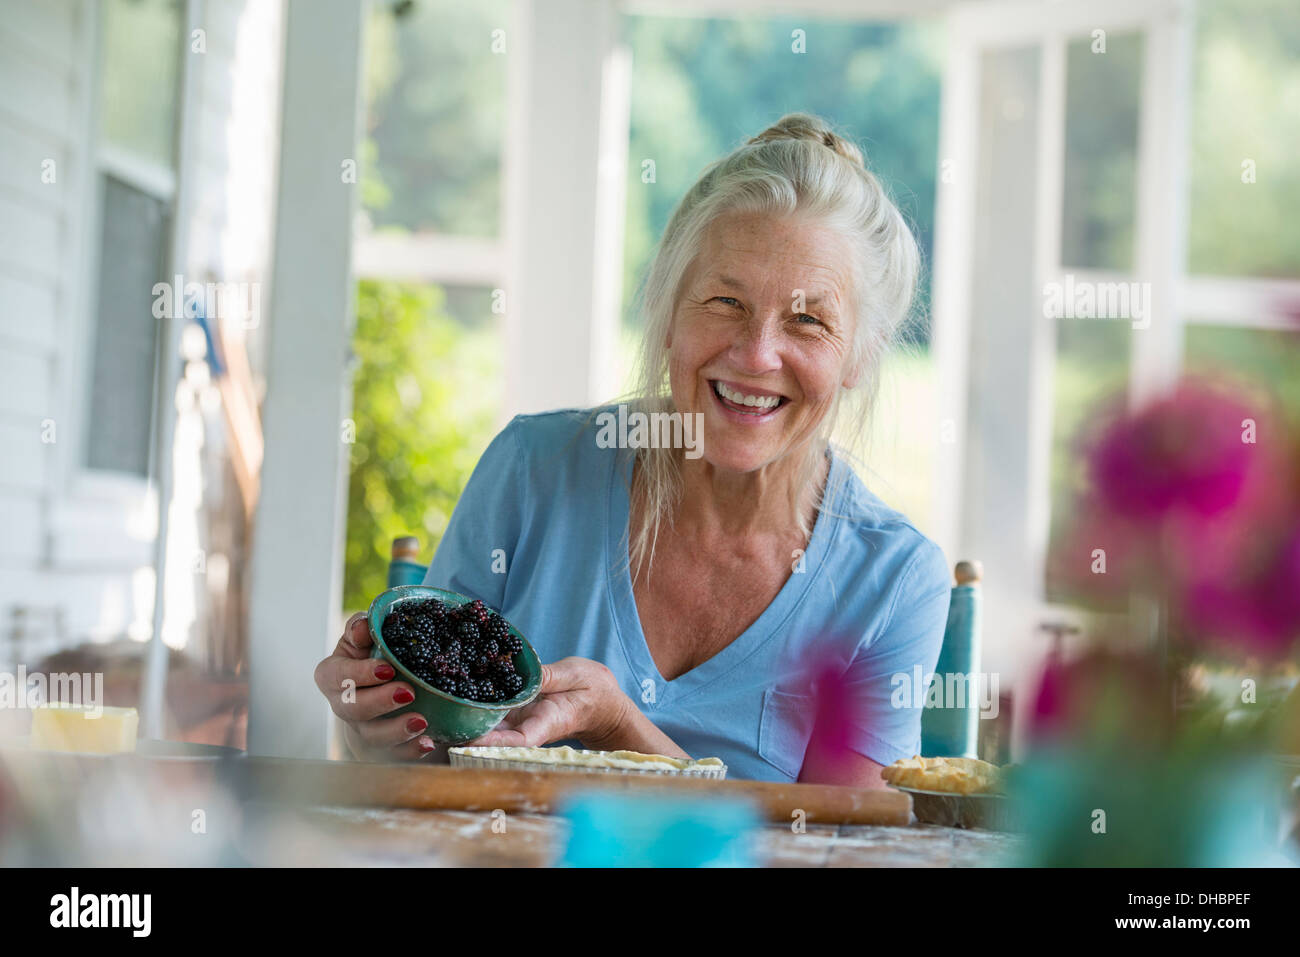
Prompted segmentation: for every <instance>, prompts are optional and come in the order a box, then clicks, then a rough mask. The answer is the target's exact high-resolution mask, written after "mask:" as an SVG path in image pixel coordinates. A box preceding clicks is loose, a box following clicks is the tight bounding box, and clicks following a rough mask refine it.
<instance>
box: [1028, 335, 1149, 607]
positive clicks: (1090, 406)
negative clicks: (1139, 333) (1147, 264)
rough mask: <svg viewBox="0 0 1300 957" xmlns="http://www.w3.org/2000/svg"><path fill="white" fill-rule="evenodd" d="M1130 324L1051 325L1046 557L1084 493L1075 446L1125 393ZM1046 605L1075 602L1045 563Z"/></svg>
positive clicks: (1083, 467) (1083, 470)
mask: <svg viewBox="0 0 1300 957" xmlns="http://www.w3.org/2000/svg"><path fill="white" fill-rule="evenodd" d="M1131 329H1132V326H1131V324H1130V323H1129V322H1125V321H1115V320H1107V319H1060V320H1057V323H1056V366H1055V369H1054V373H1053V396H1052V460H1051V483H1052V484H1051V492H1050V494H1051V530H1050V541H1049V547H1048V550H1049V554H1054V553H1056V552H1057V551H1058V549H1059V548H1060V547H1061V545H1060V542H1061V537H1062V535H1063V534H1064V533H1065V532H1066V530H1067V529H1068V527H1069V523H1070V521H1071V519H1072V518H1073V504H1074V502H1075V501H1076V500H1077V498H1078V496H1079V495H1080V494H1081V493H1082V492H1083V491H1085V490H1086V487H1087V459H1086V457H1085V456H1084V455H1082V454H1081V452H1080V448H1079V443H1080V440H1081V439H1083V438H1084V437H1085V430H1086V428H1087V426H1088V425H1090V424H1091V422H1092V420H1093V415H1094V413H1096V412H1097V411H1098V410H1099V409H1100V408H1101V407H1102V406H1103V405H1105V404H1107V403H1110V402H1123V401H1124V398H1123V397H1124V396H1126V395H1127V393H1128V377H1129V364H1130V356H1131V343H1130V339H1129V337H1130V335H1131V334H1132V332H1131ZM1046 592H1047V600H1048V601H1049V602H1070V601H1079V600H1080V598H1079V596H1076V595H1074V594H1072V593H1071V592H1070V590H1069V589H1068V588H1067V587H1066V586H1065V584H1064V583H1063V582H1061V581H1058V580H1057V579H1056V576H1055V572H1054V570H1053V569H1052V567H1051V564H1050V563H1049V565H1048V569H1047V581H1046Z"/></svg>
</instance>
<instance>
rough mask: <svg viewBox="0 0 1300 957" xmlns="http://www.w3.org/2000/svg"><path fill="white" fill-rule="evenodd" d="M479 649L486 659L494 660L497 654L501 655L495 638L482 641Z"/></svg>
mask: <svg viewBox="0 0 1300 957" xmlns="http://www.w3.org/2000/svg"><path fill="white" fill-rule="evenodd" d="M480 647H481V648H482V649H483V654H484V655H486V656H487V657H488V658H495V657H497V656H498V655H499V654H501V646H500V645H499V644H497V640H496V639H495V638H486V639H484V641H483V643H482V645H480Z"/></svg>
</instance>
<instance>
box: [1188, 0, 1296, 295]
mask: <svg viewBox="0 0 1300 957" xmlns="http://www.w3.org/2000/svg"><path fill="white" fill-rule="evenodd" d="M1196 9H1197V16H1198V23H1197V38H1196V53H1195V57H1196V59H1195V71H1196V76H1195V93H1194V95H1193V99H1192V116H1191V147H1192V159H1191V210H1190V235H1189V242H1188V247H1189V248H1188V255H1189V269H1190V271H1191V272H1194V273H1205V274H1210V275H1232V276H1275V277H1297V276H1300V230H1297V229H1296V228H1295V211H1296V197H1297V196H1300V167H1298V166H1297V164H1296V162H1295V152H1296V144H1297V143H1300V16H1297V15H1296V14H1297V8H1296V3H1295V0H1200V2H1198V3H1197V5H1196ZM1245 180H1253V182H1246V181H1245Z"/></svg>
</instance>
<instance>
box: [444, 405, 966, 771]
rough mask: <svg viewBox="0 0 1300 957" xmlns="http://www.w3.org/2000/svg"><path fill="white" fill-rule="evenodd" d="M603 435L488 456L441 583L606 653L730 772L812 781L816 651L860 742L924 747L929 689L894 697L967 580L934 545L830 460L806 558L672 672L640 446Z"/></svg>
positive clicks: (535, 432)
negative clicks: (729, 632) (659, 633)
mask: <svg viewBox="0 0 1300 957" xmlns="http://www.w3.org/2000/svg"><path fill="white" fill-rule="evenodd" d="M596 431H597V426H596V423H595V418H594V415H593V410H585V409H569V410H562V411H557V412H546V413H541V414H538V415H521V416H517V417H516V418H515V419H514V420H513V421H511V422H510V424H509V425H508V426H507V427H506V428H505V429H504V430H503V431H502V432H501V433H500V434H499V435H498V436H497V437H496V438H495V439H493V440H492V443H491V445H489V446H488V449H487V451H486V452H484V453H483V457H482V458H481V459H480V460H479V463H478V465H477V466H476V467H475V469H474V473H473V475H472V476H471V477H470V480H469V484H468V485H466V487H465V491H464V493H463V494H462V495H461V498H460V501H459V502H458V503H457V504H456V509H455V511H454V512H453V514H452V517H451V521H450V522H449V524H448V526H447V531H446V534H445V535H444V536H443V539H442V542H441V544H440V545H439V546H438V551H437V554H436V555H435V556H434V559H433V563H432V564H431V565H430V566H429V572H428V574H427V575H426V577H425V584H428V585H434V586H437V587H439V588H446V589H449V590H451V591H455V592H460V593H461V594H465V595H470V596H473V597H476V598H481V599H483V601H484V602H486V603H487V604H488V605H489V606H491V607H493V608H496V609H498V610H499V611H500V612H501V614H502V615H504V616H505V617H506V619H507V620H509V621H510V622H511V623H512V624H513V625H515V626H516V627H517V628H518V629H519V630H520V632H521V633H522V634H523V635H524V636H525V637H526V638H528V640H529V641H530V642H531V643H532V645H533V647H534V648H536V649H537V653H538V655H540V656H541V659H542V660H543V661H545V662H552V661H556V660H558V659H560V658H564V657H566V656H569V655H577V656H580V657H583V658H590V659H593V660H595V661H599V662H601V663H603V664H604V665H606V666H607V667H608V668H610V670H612V671H613V673H614V675H615V677H617V679H618V682H619V685H620V687H621V688H622V689H623V691H624V692H625V693H626V694H627V695H628V696H629V697H630V698H631V699H632V701H633V702H635V703H636V705H637V706H638V707H639V708H640V709H641V711H642V712H643V713H644V714H645V715H646V716H647V717H648V718H649V719H650V720H651V721H652V722H654V724H655V725H656V726H657V727H658V728H660V729H661V730H662V731H663V732H664V733H665V734H667V735H668V736H669V737H670V738H672V739H673V740H674V741H675V742H676V743H677V744H678V745H680V746H681V747H682V748H683V749H684V750H685V751H686V753H687V754H690V755H691V756H692V757H710V756H712V757H719V758H721V759H722V760H723V761H724V762H726V764H727V766H728V775H729V776H734V777H738V778H749V779H756V780H770V781H793V780H796V779H797V778H798V776H799V771H800V768H801V767H802V765H803V760H804V753H805V751H806V750H807V748H808V743H809V740H810V738H811V737H812V733H813V726H814V719H815V716H816V714H817V697H816V691H815V688H814V687H813V686H811V685H810V684H809V681H810V675H809V673H808V666H809V665H810V663H812V662H818V663H819V673H824V669H825V668H826V667H827V664H826V663H827V662H829V663H830V665H829V666H830V667H832V668H837V669H841V672H840V673H841V674H842V675H843V682H842V683H841V684H840V688H841V689H847V691H846V692H843V691H842V693H846V694H847V695H850V696H851V704H852V705H853V707H852V708H850V709H848V711H847V713H850V714H851V715H852V718H851V720H850V721H849V722H848V724H849V727H847V728H846V729H841V730H840V731H839V732H838V734H839V736H840V740H842V741H843V742H844V744H845V745H846V746H848V747H849V748H851V749H852V750H854V751H856V752H858V753H859V754H862V755H864V756H866V757H868V758H870V759H871V760H873V761H876V762H879V763H880V764H891V763H893V762H894V761H896V760H898V759H899V758H905V757H911V756H912V755H914V754H918V753H920V738H921V734H920V731H921V713H922V707H923V705H924V688H921V689H919V690H918V693H916V694H909V695H900V694H895V693H894V692H895V689H896V688H899V687H901V686H902V685H901V683H895V682H894V680H893V679H894V676H896V675H904V676H906V678H905V681H907V682H910V681H913V680H914V675H916V674H917V672H916V670H915V669H916V668H917V667H919V668H920V671H919V674H920V675H922V676H927V675H929V674H930V673H931V672H932V671H933V670H934V667H935V663H936V661H937V660H938V657H939V648H940V645H941V644H942V641H943V632H944V627H945V624H946V621H947V615H948V601H949V597H950V595H951V586H950V579H949V572H948V563H947V560H946V559H945V557H944V555H943V552H942V550H940V548H939V547H938V546H937V545H936V544H934V543H933V542H932V541H930V540H929V539H927V538H926V537H925V536H924V535H922V534H921V533H920V532H919V531H917V530H916V528H915V527H914V526H913V525H912V524H911V523H910V522H909V521H908V520H907V518H905V517H904V516H903V515H902V514H900V513H899V512H897V511H895V510H893V509H890V508H889V507H887V506H886V505H885V504H884V503H883V502H881V501H880V499H879V498H877V497H876V496H875V495H874V494H872V493H871V492H870V491H868V490H867V488H866V487H865V486H864V485H863V484H862V482H861V481H860V480H859V479H858V478H857V476H856V475H854V474H853V473H852V469H851V467H850V466H849V465H848V463H847V462H845V461H844V460H843V459H842V458H841V457H839V456H836V455H833V454H832V458H831V469H832V475H831V476H830V481H829V482H828V487H835V485H836V480H837V479H845V480H846V485H845V486H844V487H845V489H846V493H845V494H842V495H841V496H840V497H839V501H838V502H837V503H836V504H835V505H834V506H833V507H831V508H824V509H822V510H821V511H820V512H819V514H818V517H817V521H816V524H815V525H814V528H813V533H812V537H811V540H810V541H809V544H808V547H807V549H806V553H805V555H804V556H803V560H802V563H801V564H800V565H798V566H797V570H796V571H795V572H794V573H792V574H791V575H790V577H789V578H788V579H787V580H786V583H785V584H784V586H783V587H782V588H781V590H780V592H778V594H777V595H776V597H775V598H774V599H773V600H772V603H771V604H770V605H769V606H768V607H767V609H766V610H765V611H764V612H763V613H762V614H761V615H760V616H759V617H758V619H757V620H756V621H755V622H754V623H753V624H752V625H751V626H750V627H749V628H747V629H746V630H745V631H744V632H743V633H742V634H741V635H740V636H739V637H737V638H736V640H735V641H733V642H732V643H731V644H730V645H728V646H727V647H726V648H724V649H723V650H722V651H720V652H719V653H718V654H716V655H714V656H713V657H712V658H710V659H709V660H708V661H705V662H703V663H702V664H700V665H699V666H697V667H695V668H693V669H691V670H690V671H688V672H686V673H685V674H683V675H680V676H679V677H677V678H675V679H674V680H672V681H666V680H665V679H664V678H663V676H662V675H661V674H660V673H659V670H658V668H657V667H656V666H655V663H654V659H653V658H652V657H651V655H650V650H649V648H648V647H647V645H646V641H645V636H644V634H643V633H642V631H641V623H640V619H639V618H638V615H637V610H636V603H635V600H634V598H633V593H632V580H631V575H630V573H629V568H628V560H627V555H628V551H627V541H628V539H627V530H628V513H629V509H628V506H629V495H628V490H629V482H630V478H631V467H632V456H633V453H632V452H631V451H629V450H626V449H624V450H620V449H612V448H601V447H600V446H599V445H598V444H597V441H596ZM835 470H847V472H843V471H835ZM792 564H793V563H792ZM738 587H743V585H742V584H740V583H738ZM896 705H898V706H896ZM819 733H820V731H819ZM570 743H573V744H574V745H575V746H579V745H577V742H570Z"/></svg>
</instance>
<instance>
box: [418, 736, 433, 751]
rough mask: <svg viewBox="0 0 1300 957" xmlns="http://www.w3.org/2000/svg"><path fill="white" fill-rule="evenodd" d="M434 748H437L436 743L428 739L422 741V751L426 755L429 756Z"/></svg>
mask: <svg viewBox="0 0 1300 957" xmlns="http://www.w3.org/2000/svg"><path fill="white" fill-rule="evenodd" d="M434 747H435V745H434V743H433V742H432V741H430V740H429V739H428V738H421V739H420V750H421V751H423V752H424V753H425V754H428V753H429V752H430V751H432V750H433V749H434Z"/></svg>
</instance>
